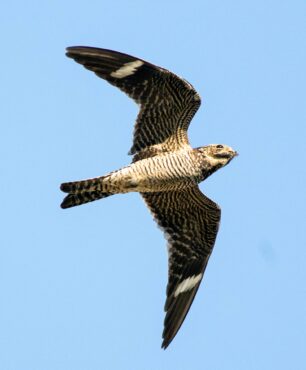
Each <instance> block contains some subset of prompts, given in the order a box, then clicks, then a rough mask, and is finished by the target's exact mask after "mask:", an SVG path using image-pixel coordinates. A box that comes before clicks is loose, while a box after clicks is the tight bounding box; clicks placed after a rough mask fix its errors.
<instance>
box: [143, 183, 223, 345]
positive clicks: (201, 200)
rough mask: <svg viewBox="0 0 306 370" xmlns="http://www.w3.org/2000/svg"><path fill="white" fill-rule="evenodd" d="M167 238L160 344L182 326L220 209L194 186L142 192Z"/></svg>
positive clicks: (197, 284)
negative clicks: (164, 314) (165, 277)
mask: <svg viewBox="0 0 306 370" xmlns="http://www.w3.org/2000/svg"><path fill="white" fill-rule="evenodd" d="M141 195H142V196H143V198H144V200H145V202H146V204H147V206H148V207H149V209H150V210H151V212H152V214H153V216H154V218H155V221H156V222H157V224H158V225H159V226H160V227H161V228H162V229H163V231H164V233H165V236H166V238H167V240H168V254H169V275H168V286H167V300H166V304H165V311H166V317H165V321H164V331H163V343H162V347H163V348H166V347H167V346H168V345H169V344H170V342H171V341H172V339H173V338H174V337H175V335H176V333H177V332H178V330H179V328H180V326H181V325H182V323H183V321H184V319H185V317H186V315H187V313H188V310H189V308H190V306H191V304H192V301H193V299H194V297H195V294H196V292H197V290H198V288H199V285H200V283H201V280H202V277H203V274H204V271H205V268H206V265H207V262H208V259H209V256H210V254H211V252H212V249H213V246H214V243H215V239H216V236H217V232H218V227H219V221H220V217H221V210H220V208H219V206H218V205H217V204H215V203H214V202H213V201H211V200H210V199H209V198H207V197H206V196H205V195H204V194H202V193H201V191H200V189H199V188H198V186H197V185H195V186H194V187H192V188H189V189H185V190H183V191H170V192H160V193H141Z"/></svg>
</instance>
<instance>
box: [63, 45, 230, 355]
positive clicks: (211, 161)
mask: <svg viewBox="0 0 306 370" xmlns="http://www.w3.org/2000/svg"><path fill="white" fill-rule="evenodd" d="M66 55H67V56H68V57H69V58H72V59H74V60H75V61H76V62H78V63H80V64H82V65H83V66H84V67H85V68H87V69H89V70H90V71H93V72H94V73H95V74H96V75H97V76H98V77H101V78H102V79H104V80H106V81H107V82H109V83H110V84H112V85H114V86H116V87H118V88H119V89H120V90H122V91H123V92H125V93H126V94H127V95H128V96H129V97H130V98H132V99H133V100H134V101H135V102H136V103H137V104H138V105H139V107H140V111H139V114H138V116H137V119H136V123H135V127H134V135H133V144H132V147H131V150H130V152H129V154H131V155H133V160H132V162H131V164H130V165H128V166H126V167H123V168H121V169H119V170H116V171H113V172H111V173H108V174H106V175H104V176H101V177H96V178H92V179H88V180H82V181H75V182H66V183H63V184H62V185H61V190H62V191H63V192H65V193H68V195H67V196H66V197H65V198H64V200H63V202H62V204H61V207H62V208H69V207H74V206H78V205H81V204H85V203H88V202H92V201H94V200H97V199H102V198H106V197H109V196H111V195H114V194H121V193H129V192H139V193H140V195H141V196H142V198H143V199H144V201H145V203H146V205H147V206H148V208H149V210H150V211H151V213H152V214H153V217H154V219H155V221H156V222H157V224H158V225H159V226H160V228H161V229H162V230H163V231H164V234H165V237H166V239H167V241H168V257H169V270H168V285H167V298H166V303H165V312H166V315H165V320H164V331H163V342H162V348H164V349H165V348H167V347H168V345H169V344H170V342H171V341H172V340H173V338H174V337H175V335H176V334H177V332H178V330H179V328H180V327H181V325H182V323H183V321H184V319H185V317H186V315H187V313H188V311H189V308H190V306H191V304H192V302H193V299H194V297H195V294H196V292H197V290H198V288H199V286H200V283H201V281H202V278H203V274H204V271H205V268H206V265H207V262H208V259H209V257H210V255H211V252H212V249H213V246H214V244H215V240H216V236H217V232H218V228H219V222H220V216H221V210H220V207H219V206H218V205H217V204H216V203H215V202H213V201H212V200H210V199H209V198H208V197H206V196H205V195H204V194H203V193H202V192H201V191H200V189H199V187H198V184H199V183H200V182H201V181H203V180H205V179H206V178H207V177H208V176H210V175H211V174H212V173H214V172H215V171H217V170H218V169H219V168H221V167H223V166H225V165H227V164H228V163H229V162H230V161H231V160H232V159H233V158H234V157H235V156H236V155H237V152H236V151H234V150H233V149H232V148H230V147H229V146H227V145H222V144H212V145H207V146H202V147H199V148H195V149H193V148H192V147H191V146H190V144H189V140H188V136H187V130H188V127H189V124H190V121H191V119H192V118H193V116H194V114H195V113H196V111H197V110H198V108H199V106H200V104H201V99H200V96H199V95H198V93H197V92H196V90H195V89H194V88H193V86H192V85H191V84H190V83H189V82H187V81H186V80H184V79H182V78H180V77H178V76H177V75H175V74H174V73H172V72H170V71H168V70H166V69H164V68H161V67H158V66H156V65H154V64H151V63H148V62H146V61H144V60H142V59H139V58H135V57H133V56H130V55H127V54H123V53H120V52H116V51H112V50H107V49H99V48H93V47H84V46H76V47H69V48H67V54H66Z"/></svg>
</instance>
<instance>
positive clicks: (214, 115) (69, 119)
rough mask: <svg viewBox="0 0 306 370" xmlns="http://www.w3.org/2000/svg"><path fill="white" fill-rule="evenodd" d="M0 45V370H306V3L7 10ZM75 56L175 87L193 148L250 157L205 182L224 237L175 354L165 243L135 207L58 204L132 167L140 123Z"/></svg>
mask: <svg viewBox="0 0 306 370" xmlns="http://www.w3.org/2000/svg"><path fill="white" fill-rule="evenodd" d="M0 38H1V69H0V81H1V86H0V102H1V103H0V104H1V110H0V115H1V134H0V173H1V185H0V186H1V192H0V194H1V195H0V201H1V211H0V212H1V213H0V217H1V233H0V300H1V301H0V369H1V370H70V369H71V370H96V369H125V370H153V369H159V370H172V369H175V370H190V369H192V370H201V369H210V370H215V369H216V370H219V369H226V370H245V369H248V370H253V369H254V370H258V369H260V370H271V369H278V370H282V369H295V370H303V369H305V368H306V352H305V351H306V350H305V349H306V237H305V234H306V232H305V227H306V211H305V203H306V188H305V182H306V168H305V160H306V150H305V147H306V145H305V140H306V129H305V127H306V104H305V102H306V3H305V1H303V0H300V1H298V0H292V1H289V0H288V1H283V0H277V1H276V0H256V1H253V0H252V1H242V0H240V1H239V0H232V1H226V0H217V1H206V0H204V1H202V0H194V1H192V0H191V1H188V2H186V1H178V0H176V1H162V0H155V1H151V2H149V1H140V0H138V1H133V0H131V1H122V0H117V1H113V2H112V1H104V0H100V1H98V0H96V1H82V2H81V1H72V0H68V1H59V0H53V1H34V0H33V1H13V0H12V1H7V2H4V3H3V4H2V5H1V11H0ZM73 45H88V46H98V47H104V48H109V49H114V50H118V51H122V52H126V53H129V54H132V55H135V56H138V57H140V58H142V59H146V60H148V61H151V62H152V63H155V64H157V65H160V66H163V67H165V68H168V69H170V70H172V71H173V72H175V73H177V74H178V75H181V76H183V77H184V78H186V79H187V80H188V81H190V82H191V83H192V84H193V85H194V86H195V87H196V89H197V90H198V92H199V94H200V95H201V97H202V106H201V109H200V110H199V111H198V113H197V115H196V117H195V118H194V120H193V122H192V124H191V127H190V132H189V133H190V141H191V143H192V145H193V146H200V145H205V144H209V143H225V144H228V145H230V146H232V147H233V148H234V149H235V150H237V151H238V152H239V153H240V156H239V157H237V158H235V159H234V160H233V161H232V162H231V163H230V165H229V166H227V167H225V168H224V169H222V170H220V171H219V172H218V173H216V174H214V175H213V176H211V178H209V179H208V180H207V181H206V182H205V183H202V185H201V189H202V190H203V191H204V192H205V194H207V195H208V196H209V197H210V198H212V199H213V200H215V201H216V202H217V203H218V204H219V205H220V206H221V207H222V222H221V228H220V233H219V235H218V238H217V242H216V245H215V249H214V252H213V254H212V257H211V259H210V262H209V265H208V268H207V270H206V274H205V278H204V280H203V283H202V285H201V287H200V290H199V292H198V294H197V297H196V299H195V301H194V304H193V306H192V308H191V310H190V312H189V315H188V317H187V319H186V321H185V323H184V324H183V326H182V328H181V330H180V332H179V334H178V335H177V337H176V338H175V340H174V341H173V342H172V344H171V345H170V347H169V348H168V349H167V350H166V351H163V350H161V349H160V345H161V333H162V325H163V318H164V313H163V305H164V300H165V288H166V281H167V258H166V257H167V256H166V242H165V240H164V238H163V235H162V233H161V232H160V230H158V228H157V227H156V225H155V223H154V222H153V221H152V219H151V215H150V213H149V212H148V210H147V209H146V207H145V206H144V203H143V201H142V199H141V198H140V196H139V195H138V194H128V195H119V196H114V197H111V198H108V199H105V200H101V201H98V202H94V203H91V204H88V205H86V206H82V207H79V208H74V209H69V210H62V209H60V207H59V205H60V203H61V201H62V198H63V194H62V193H61V192H60V190H59V185H60V183H61V182H65V181H72V180H79V179H84V178H88V177H95V176H99V175H103V174H104V173H107V172H108V171H111V170H114V169H117V168H119V167H121V166H123V165H126V164H128V163H129V161H130V159H131V158H130V157H128V156H127V154H126V153H127V152H128V150H129V148H130V146H131V139H132V130H133V122H134V120H135V117H136V114H137V106H136V105H135V104H134V103H133V102H132V101H131V100H129V99H128V98H127V97H126V96H125V95H124V94H122V93H121V92H120V91H117V90H116V89H115V88H113V87H112V86H110V85H108V84H107V83H106V82H104V81H102V80H100V79H98V78H97V77H96V76H95V75H94V74H93V73H90V72H89V71H86V70H85V69H84V68H82V67H81V66H80V65H78V64H76V63H74V62H73V61H72V60H69V59H68V58H66V57H65V55H64V51H65V47H66V46H73Z"/></svg>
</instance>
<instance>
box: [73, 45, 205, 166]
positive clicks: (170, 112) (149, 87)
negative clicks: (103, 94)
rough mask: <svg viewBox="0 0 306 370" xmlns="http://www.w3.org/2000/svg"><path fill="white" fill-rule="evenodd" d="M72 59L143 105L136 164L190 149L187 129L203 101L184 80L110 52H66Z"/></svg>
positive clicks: (136, 140) (138, 122) (136, 137)
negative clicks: (172, 152)
mask: <svg viewBox="0 0 306 370" xmlns="http://www.w3.org/2000/svg"><path fill="white" fill-rule="evenodd" d="M66 55H67V56H68V57H69V58H73V59H74V60H75V61H76V62H78V63H80V64H82V65H83V66H84V67H85V68H87V69H89V70H91V71H93V72H95V74H96V75H97V76H99V77H101V78H103V79H104V80H106V81H108V82H109V83H111V84H112V85H114V86H116V87H118V88H119V89H120V90H122V91H124V92H125V93H126V94H127V95H128V96H129V97H131V98H132V99H134V100H135V102H136V103H138V104H139V105H140V111H139V114H138V117H137V120H136V124H135V128H134V140H133V145H132V148H131V150H130V154H136V156H135V157H134V161H135V160H138V159H141V158H146V157H150V156H154V155H155V154H157V153H160V152H168V151H173V150H177V149H178V148H180V147H181V146H184V145H189V143H188V138H187V129H188V126H189V123H190V121H191V119H192V117H193V116H194V114H195V113H196V111H197V110H198V108H199V106H200V104H201V99H200V97H199V95H198V94H197V92H196V91H195V89H194V88H193V87H192V86H191V85H190V84H189V83H188V82H187V81H185V80H184V79H182V78H180V77H178V76H176V75H175V74H173V73H171V72H169V71H167V70H166V69H164V68H160V67H157V66H155V65H153V64H151V63H148V62H146V61H144V60H142V59H139V58H135V57H133V56H130V55H127V54H123V53H119V52H116V51H112V50H107V49H98V48H91V47H84V46H76V47H69V48H67V54H66Z"/></svg>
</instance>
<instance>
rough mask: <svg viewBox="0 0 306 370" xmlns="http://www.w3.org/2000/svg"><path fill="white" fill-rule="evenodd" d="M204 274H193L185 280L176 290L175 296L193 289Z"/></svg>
mask: <svg viewBox="0 0 306 370" xmlns="http://www.w3.org/2000/svg"><path fill="white" fill-rule="evenodd" d="M202 276H203V274H199V275H193V276H190V277H189V278H187V279H185V280H183V281H182V282H181V283H180V284H179V285H178V287H177V288H176V290H175V292H174V297H177V296H178V295H179V294H181V293H184V292H187V291H188V290H191V289H192V288H193V287H195V286H196V284H197V283H198V282H199V281H200V280H201V278H202Z"/></svg>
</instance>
